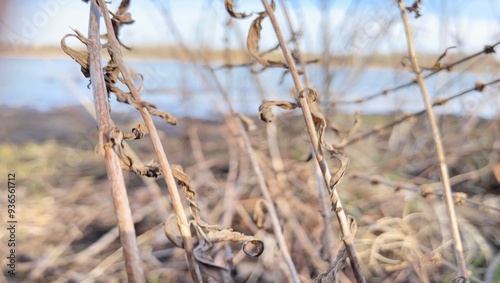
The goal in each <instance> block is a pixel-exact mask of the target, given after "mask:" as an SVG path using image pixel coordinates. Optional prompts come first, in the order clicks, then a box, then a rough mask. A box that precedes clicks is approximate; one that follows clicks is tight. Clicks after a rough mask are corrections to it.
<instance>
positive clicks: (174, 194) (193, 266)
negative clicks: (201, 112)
mask: <svg viewBox="0 0 500 283" xmlns="http://www.w3.org/2000/svg"><path fill="white" fill-rule="evenodd" d="M93 1H96V2H98V3H99V6H100V7H101V11H104V13H102V15H103V18H104V23H105V24H106V30H107V32H108V38H109V45H110V46H111V49H112V51H113V53H114V58H115V60H116V64H117V65H118V67H119V68H120V72H121V73H122V76H123V79H124V81H125V85H126V86H127V87H128V88H129V89H130V93H131V94H132V96H133V97H134V99H135V101H137V102H140V101H142V99H141V96H140V95H139V92H138V90H137V88H136V87H135V86H134V83H133V81H132V78H131V76H130V74H129V72H128V69H127V67H126V66H125V62H124V61H123V56H122V53H121V49H120V45H119V43H118V40H117V39H116V35H115V32H114V29H113V24H112V23H111V18H110V17H109V13H108V9H107V6H106V2H105V0H93ZM139 112H140V113H141V116H142V119H143V120H144V123H145V124H146V127H147V129H148V131H149V134H150V137H151V141H152V142H153V147H154V149H155V153H156V156H157V157H158V161H159V163H160V167H161V170H162V173H163V176H165V178H164V179H165V182H166V185H167V189H168V192H169V194H170V197H171V198H172V205H173V208H174V211H175V214H176V215H177V217H178V221H179V223H178V226H179V230H180V234H181V236H182V240H183V244H184V250H185V252H186V257H187V261H188V266H189V271H190V273H191V278H192V279H193V281H194V282H202V278H201V273H200V267H199V266H198V263H197V262H196V260H195V258H194V255H193V249H194V243H193V238H192V235H191V231H190V229H189V224H188V221H187V217H186V214H185V212H184V207H183V205H182V201H181V198H180V195H179V192H178V189H177V184H176V181H175V179H174V176H173V173H172V169H171V168H170V164H169V162H168V159H167V156H166V154H165V150H164V149H163V145H162V143H161V140H160V136H159V135H158V131H157V130H156V126H155V125H154V123H153V120H152V118H151V116H150V115H149V112H148V110H147V109H146V108H144V107H142V108H140V109H139Z"/></svg>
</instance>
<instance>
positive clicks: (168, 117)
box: [103, 48, 177, 125]
mask: <svg viewBox="0 0 500 283" xmlns="http://www.w3.org/2000/svg"><path fill="white" fill-rule="evenodd" d="M108 50H109V51H111V50H110V49H109V48H108ZM110 54H111V59H110V60H109V61H108V64H107V65H106V66H105V67H104V68H103V70H104V72H105V73H104V81H105V82H106V88H107V90H108V96H109V93H113V94H115V96H116V100H117V101H118V102H122V103H126V104H130V105H132V106H134V107H135V108H137V109H141V108H143V107H144V108H146V109H147V110H148V112H149V114H151V115H154V116H157V117H160V118H162V119H163V120H165V121H166V122H167V123H169V124H171V125H176V124H177V120H176V119H175V117H174V116H173V115H172V114H170V113H168V112H165V111H162V110H158V109H157V108H156V105H154V104H152V103H149V102H146V101H136V100H135V98H134V97H133V96H132V93H131V92H125V91H123V90H121V89H120V88H119V87H117V86H116V83H117V82H121V83H123V84H125V81H124V80H123V79H122V78H121V77H120V69H119V68H118V65H117V64H116V63H115V61H114V59H113V55H112V54H113V53H112V52H110ZM136 75H137V76H139V77H140V78H141V85H140V86H139V89H138V92H141V91H142V89H143V86H144V77H143V76H142V75H141V74H136Z"/></svg>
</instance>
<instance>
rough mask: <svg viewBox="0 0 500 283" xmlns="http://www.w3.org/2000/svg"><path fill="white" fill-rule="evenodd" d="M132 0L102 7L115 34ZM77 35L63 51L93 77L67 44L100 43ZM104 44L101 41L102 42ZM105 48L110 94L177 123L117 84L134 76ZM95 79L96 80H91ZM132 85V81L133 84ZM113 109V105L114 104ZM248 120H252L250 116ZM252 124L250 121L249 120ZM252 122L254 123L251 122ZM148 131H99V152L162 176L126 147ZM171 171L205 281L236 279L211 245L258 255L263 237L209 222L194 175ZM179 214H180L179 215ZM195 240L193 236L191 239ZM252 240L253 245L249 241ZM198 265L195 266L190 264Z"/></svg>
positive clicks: (85, 57) (84, 55)
mask: <svg viewBox="0 0 500 283" xmlns="http://www.w3.org/2000/svg"><path fill="white" fill-rule="evenodd" d="M129 4H130V1H127V0H123V1H122V2H121V4H120V6H119V8H118V11H117V12H116V13H113V12H110V11H108V10H107V8H106V7H100V8H101V11H105V12H109V14H110V15H111V16H112V27H113V32H114V34H115V35H116V36H117V37H118V34H119V31H120V29H121V27H122V26H123V25H126V24H132V23H133V22H134V21H133V20H132V16H131V14H130V13H129V12H126V11H127V9H128V7H129ZM232 6H233V4H232V2H231V1H229V2H228V3H226V7H227V8H228V10H229V9H232ZM233 15H234V16H235V17H240V18H243V17H245V15H244V14H240V13H233ZM108 32H109V30H108ZM75 33H76V34H75V35H71V34H68V35H66V36H65V37H64V38H63V39H62V40H61V48H62V49H63V51H64V52H65V53H66V54H68V55H69V56H70V57H71V58H73V59H74V60H75V61H76V62H77V63H78V64H79V65H80V66H81V70H82V73H83V75H84V76H85V77H86V78H88V77H90V71H89V54H88V51H76V50H74V49H72V48H70V47H68V46H67V44H66V41H65V40H66V38H67V37H70V36H73V37H76V38H77V39H78V40H79V41H80V42H81V43H83V44H84V45H86V46H87V45H89V44H96V43H95V42H90V40H89V39H87V38H86V37H85V36H83V35H82V34H81V33H80V32H79V31H77V30H75ZM108 36H109V35H105V36H103V37H102V38H108ZM116 39H117V40H118V42H119V43H120V45H121V46H122V47H124V48H126V49H130V48H129V47H127V46H125V45H124V44H123V43H121V42H120V41H119V39H118V38H116ZM98 44H100V43H98ZM101 48H106V49H107V51H108V54H109V57H110V59H109V60H108V63H107V65H106V66H104V67H103V68H102V73H101V75H102V76H104V81H105V84H106V90H107V92H108V98H109V97H110V94H114V95H115V96H116V99H117V101H118V102H121V103H126V104H129V105H131V106H133V107H135V108H136V109H138V110H140V109H144V108H145V109H146V110H147V111H148V112H149V114H151V115H154V116H158V117H160V118H162V119H163V120H165V121H166V122H168V123H169V124H172V125H176V123H177V121H176V119H175V117H174V116H173V115H171V114H170V113H168V112H165V111H161V110H158V109H157V107H156V106H155V105H154V104H152V103H149V102H145V101H142V100H138V99H137V98H136V96H135V97H134V95H132V92H131V90H130V89H129V90H128V91H124V90H122V89H121V88H120V87H118V86H117V83H118V82H121V83H122V84H124V85H127V83H126V82H127V81H131V78H125V77H124V76H126V75H125V74H124V72H123V70H122V69H121V68H120V66H119V65H118V64H117V63H116V62H117V60H116V58H117V57H116V56H121V54H117V53H116V50H113V47H112V46H110V44H109V43H107V44H104V45H102V46H101ZM137 76H138V77H139V78H140V79H141V85H140V87H139V88H138V92H139V93H140V92H141V91H142V89H143V83H144V78H143V76H142V75H141V74H137ZM91 83H92V82H91ZM129 87H130V85H129ZM110 109H111V108H110ZM247 120H250V119H248V118H247ZM247 124H249V123H247ZM249 125H250V124H249ZM147 134H148V130H147V129H146V128H145V127H144V126H142V125H141V124H139V125H138V126H137V127H136V128H133V129H132V132H131V133H124V132H123V131H121V130H120V129H118V128H116V127H113V128H112V129H110V130H109V132H107V133H101V134H100V135H99V138H100V141H99V144H98V145H97V148H96V151H97V152H98V153H103V152H104V150H105V149H106V148H108V149H109V148H110V149H112V150H113V152H114V153H115V154H116V155H117V156H118V157H119V160H120V163H121V167H122V168H123V169H125V170H129V171H132V172H134V173H136V174H137V175H140V176H146V177H153V178H158V177H160V176H162V175H163V172H162V170H161V167H160V166H159V164H158V163H156V162H153V161H152V162H151V163H150V164H148V165H143V164H142V163H141V161H140V160H135V159H133V158H132V157H131V156H132V155H131V154H130V153H128V152H127V148H126V147H125V141H126V140H137V139H141V138H143V137H145V136H146V135H147ZM171 171H172V174H173V177H174V178H175V180H177V184H178V185H179V186H181V187H182V190H183V192H184V196H185V198H186V199H187V201H188V203H189V208H190V212H191V215H192V217H193V220H191V221H190V222H189V225H190V228H192V230H193V232H194V236H195V238H196V243H195V244H196V245H195V248H194V250H193V255H194V258H195V260H196V262H197V263H198V264H199V265H200V270H201V275H202V277H203V280H204V281H214V280H215V281H217V282H232V279H231V276H230V273H229V270H228V269H227V268H226V267H223V266H218V265H216V264H215V263H214V259H213V258H212V256H211V247H212V245H213V244H214V243H219V242H227V241H231V242H237V243H240V244H241V246H242V250H243V252H244V253H245V254H246V255H248V256H251V257H258V256H260V255H261V254H262V252H263V250H264V244H263V242H262V241H261V240H259V239H257V238H255V237H253V236H246V235H244V234H242V233H239V232H236V231H233V230H232V229H231V228H228V227H224V226H222V225H212V224H208V223H207V222H205V221H204V220H203V219H202V217H201V209H200V206H199V204H198V202H197V200H196V192H195V190H194V187H193V186H192V185H191V180H190V178H189V177H188V176H187V175H186V174H185V173H184V171H183V169H182V167H181V166H179V165H172V166H171ZM177 217H178V216H177ZM169 219H170V218H168V219H167V221H166V223H165V225H164V231H165V235H166V237H167V238H168V239H170V240H171V241H172V243H173V244H174V245H176V246H177V247H180V248H185V247H184V240H185V239H183V238H182V237H180V238H179V237H176V236H174V233H173V232H172V231H171V229H170V226H169ZM181 225H183V224H182V222H180V221H179V218H177V226H178V227H179V229H180V230H182V229H183V228H182V227H181ZM189 241H191V240H189ZM249 244H251V245H249ZM250 246H252V248H250ZM190 268H194V267H190Z"/></svg>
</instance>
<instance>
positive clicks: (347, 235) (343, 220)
mask: <svg viewBox="0 0 500 283" xmlns="http://www.w3.org/2000/svg"><path fill="white" fill-rule="evenodd" d="M262 4H263V5H264V7H265V9H266V12H267V14H268V16H269V19H270V20H271V22H272V25H273V28H274V31H275V33H276V37H277V38H278V41H279V43H280V46H281V50H282V52H283V55H284V56H285V59H286V62H287V64H288V66H289V68H290V74H291V75H292V78H293V82H294V85H295V90H296V93H297V94H299V93H300V92H302V91H303V87H302V83H301V82H300V78H299V73H298V71H297V67H296V66H295V62H294V60H293V58H292V56H291V54H290V52H289V50H288V47H287V46H286V41H285V38H284V37H283V34H282V32H281V29H280V27H279V24H278V21H277V20H276V17H275V15H274V12H273V9H272V8H271V6H270V5H269V3H268V2H267V0H262ZM297 96H298V95H297ZM297 99H298V100H299V101H300V105H301V110H302V114H303V117H304V121H305V123H306V126H307V130H308V132H309V137H310V139H311V142H312V144H313V152H314V156H315V157H316V160H317V162H318V164H319V166H320V168H321V172H322V173H323V177H324V181H325V184H326V185H327V187H328V184H329V182H330V180H331V178H332V176H331V173H330V170H329V168H328V164H327V162H326V159H325V156H324V155H323V150H322V149H321V146H320V143H319V138H318V135H317V133H316V129H315V126H314V122H313V118H312V115H311V110H310V108H309V103H308V102H307V98H306V97H304V96H299V97H297ZM331 193H332V194H333V196H334V197H335V198H336V200H337V208H338V209H336V210H335V212H336V215H337V219H338V221H339V223H340V227H341V232H342V241H343V242H344V244H345V246H346V250H347V253H348V255H349V258H350V260H351V266H352V269H353V272H354V276H355V277H356V281H357V282H366V280H365V278H364V277H363V274H362V273H361V266H360V264H359V261H358V256H357V253H356V250H355V249H354V245H353V237H352V235H351V232H350V229H349V223H348V220H347V216H346V213H345V211H344V209H343V206H342V203H341V201H340V198H339V196H338V193H337V190H336V189H335V188H333V189H332V192H331Z"/></svg>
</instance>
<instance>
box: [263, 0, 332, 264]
mask: <svg viewBox="0 0 500 283" xmlns="http://www.w3.org/2000/svg"><path fill="white" fill-rule="evenodd" d="M280 4H281V8H282V9H283V13H284V14H285V18H286V22H287V23H288V29H290V33H291V34H292V36H293V43H294V45H295V51H296V52H297V57H298V59H299V63H300V66H301V68H302V70H303V71H304V74H303V76H304V83H305V85H306V87H309V86H310V81H309V75H308V72H307V70H306V69H307V66H306V64H305V61H304V57H303V56H302V52H300V43H299V40H298V38H297V37H296V36H295V35H294V31H293V25H292V20H291V19H290V15H289V14H288V9H287V7H286V3H285V0H280ZM323 28H324V30H326V28H325V27H323ZM325 32H326V31H325ZM325 48H327V47H326V46H325ZM326 53H327V54H328V52H326ZM327 64H329V63H328V62H327ZM327 72H328V69H326V70H324V74H325V75H326V74H327ZM325 85H327V84H326V83H325ZM324 93H326V92H324ZM272 125H274V124H272ZM314 171H315V172H314V173H315V175H316V180H317V183H318V185H317V188H318V198H319V201H320V204H321V206H320V209H321V215H322V216H323V222H324V224H325V230H324V239H325V245H326V247H325V248H324V250H325V253H326V254H328V258H329V259H330V263H333V262H334V261H335V256H334V254H335V244H334V237H333V226H332V214H331V210H330V209H329V207H328V199H327V196H326V194H325V184H324V183H323V175H322V173H321V168H320V167H319V166H318V164H315V166H314Z"/></svg>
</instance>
